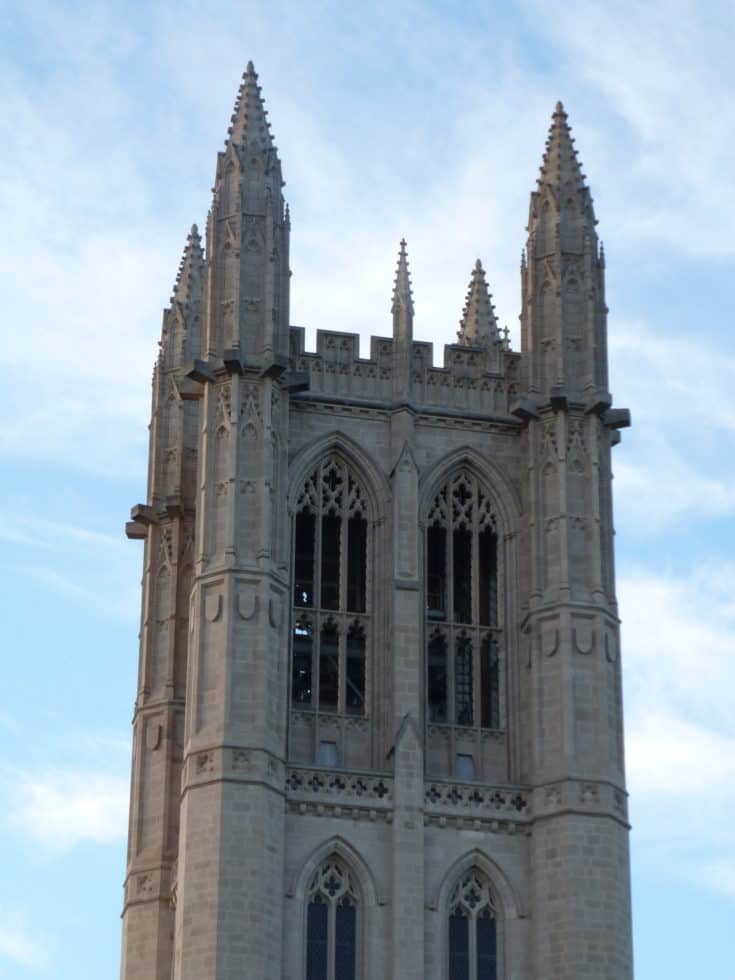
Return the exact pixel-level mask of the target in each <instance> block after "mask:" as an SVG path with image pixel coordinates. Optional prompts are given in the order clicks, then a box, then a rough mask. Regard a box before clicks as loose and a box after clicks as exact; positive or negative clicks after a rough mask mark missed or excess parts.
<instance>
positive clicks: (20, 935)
mask: <svg viewBox="0 0 735 980" xmlns="http://www.w3.org/2000/svg"><path fill="white" fill-rule="evenodd" d="M48 960H49V954H48V949H47V947H46V944H45V942H44V941H43V940H42V939H40V938H39V937H38V936H36V935H34V934H33V931H32V930H31V928H30V925H29V923H28V914H27V912H26V911H25V909H19V908H13V907H10V906H4V905H0V969H1V968H2V962H3V961H5V962H9V963H12V964H13V966H14V967H21V968H22V969H25V970H33V971H37V970H45V968H46V967H47V965H48Z"/></svg>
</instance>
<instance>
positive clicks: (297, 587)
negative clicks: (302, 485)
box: [293, 511, 316, 606]
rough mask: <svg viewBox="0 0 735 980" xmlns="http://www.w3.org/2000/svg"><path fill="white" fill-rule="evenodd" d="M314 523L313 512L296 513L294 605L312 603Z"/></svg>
mask: <svg viewBox="0 0 735 980" xmlns="http://www.w3.org/2000/svg"><path fill="white" fill-rule="evenodd" d="M315 524H316V522H315V519H314V515H313V514H309V513H307V512H305V511H302V512H301V513H300V514H297V515H296V539H295V543H294V590H293V604H294V605H295V606H313V605H314V531H315Z"/></svg>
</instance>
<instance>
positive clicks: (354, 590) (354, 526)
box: [347, 514, 367, 613]
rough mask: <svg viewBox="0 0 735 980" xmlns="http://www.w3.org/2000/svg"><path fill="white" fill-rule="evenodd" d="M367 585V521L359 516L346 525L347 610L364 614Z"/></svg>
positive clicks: (352, 518)
mask: <svg viewBox="0 0 735 980" xmlns="http://www.w3.org/2000/svg"><path fill="white" fill-rule="evenodd" d="M366 584H367V521H366V520H365V518H364V517H362V516H360V515H359V514H358V515H356V516H355V517H351V518H350V519H349V521H348V523H347V609H348V610H349V612H359V613H361V612H365V605H366V596H365V593H366V588H365V586H366Z"/></svg>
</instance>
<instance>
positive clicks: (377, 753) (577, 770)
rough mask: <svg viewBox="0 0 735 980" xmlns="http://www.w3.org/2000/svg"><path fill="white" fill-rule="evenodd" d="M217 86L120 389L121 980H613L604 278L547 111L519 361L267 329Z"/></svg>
mask: <svg viewBox="0 0 735 980" xmlns="http://www.w3.org/2000/svg"><path fill="white" fill-rule="evenodd" d="M282 188H283V181H282V177H281V164H280V161H279V159H278V153H277V150H276V147H275V145H274V142H273V139H272V137H271V134H270V129H269V124H268V122H267V114H266V111H265V108H264V104H263V99H262V96H261V91H260V87H259V85H258V82H257V75H256V74H255V71H254V69H253V66H252V64H249V65H248V67H247V70H246V72H245V75H244V76H243V82H242V85H241V88H240V91H239V94H238V98H237V102H236V105H235V111H234V114H233V117H232V125H231V127H230V129H229V131H228V138H227V141H226V144H225V149H224V151H223V152H221V153H220V154H219V155H218V159H217V170H216V178H215V187H214V197H213V201H212V207H211V210H210V213H209V216H208V219H207V226H206V248H205V250H204V251H203V250H202V245H201V240H200V237H199V234H198V232H197V229H196V227H193V228H192V230H191V233H190V235H189V237H188V239H187V243H186V248H185V251H184V256H183V259H182V262H181V267H180V269H179V274H178V277H177V279H176V284H175V286H174V292H173V296H172V298H171V305H170V307H169V308H167V309H166V310H165V311H164V316H163V330H162V337H161V344H160V353H159V356H158V360H157V362H156V366H155V369H154V375H153V408H152V421H151V427H150V457H149V471H148V498H147V502H146V503H145V504H139V505H137V506H136V507H134V508H133V510H132V513H131V521H130V522H129V523H128V525H127V533H128V535H129V537H131V538H136V539H142V540H144V542H145V545H144V547H145V553H144V574H143V601H142V616H141V634H140V669H139V680H138V692H137V699H136V707H135V716H134V722H133V731H134V737H133V767H132V784H131V806H130V829H129V845H128V868H127V876H126V880H125V900H124V909H123V953H122V968H121V977H122V980H153V978H155V980H244V978H248V980H384V978H386V977H387V978H392V980H425V978H426V980H562V978H566V980H632V953H631V928H630V896H629V860H628V824H627V797H626V792H625V778H624V760H623V728H622V701H621V678H620V669H621V668H620V648H619V641H618V617H617V605H616V600H615V587H614V567H613V545H612V542H613V528H612V501H611V464H610V454H611V448H612V446H613V445H615V444H616V442H618V441H619V439H620V435H619V429H620V428H623V427H625V426H626V425H628V424H629V415H628V413H627V412H626V411H625V410H622V409H612V408H611V404H612V400H611V396H610V394H609V392H608V382H607V351H606V313H607V309H606V306H605V293H604V256H603V253H602V247H601V245H600V244H599V243H598V239H597V234H596V231H595V225H596V221H595V217H594V212H593V208H592V198H591V196H590V192H589V189H588V188H587V186H586V184H585V182H584V176H583V174H582V173H581V170H580V165H579V162H578V160H577V157H576V153H575V150H574V146H573V140H572V137H571V135H570V128H569V126H568V123H567V117H566V114H565V112H564V110H563V108H562V106H561V104H557V107H556V110H555V112H554V115H553V119H552V125H551V129H550V131H549V137H548V141H547V145H546V151H545V153H544V157H543V163H542V167H541V173H540V177H539V180H538V184H537V187H536V189H535V190H534V191H533V193H532V194H531V206H530V217H529V226H528V243H527V249H526V253H525V255H524V259H523V263H522V267H521V323H522V349H521V351H520V352H515V351H513V350H511V349H510V345H509V343H508V339H507V331H505V336H504V335H503V333H502V332H501V331H500V329H499V327H498V323H497V320H496V317H495V311H494V308H493V305H492V299H491V296H490V293H489V289H488V285H487V279H486V273H485V270H484V269H483V267H482V264H481V263H480V261H479V260H478V261H477V262H476V264H475V266H474V268H473V271H472V274H471V279H470V285H469V290H468V293H467V298H466V302H465V306H464V310H463V312H462V317H461V321H460V330H459V334H458V340H457V343H454V344H448V345H447V346H446V347H445V349H444V366H443V367H437V366H435V365H434V363H433V356H432V347H431V345H430V344H427V343H424V342H421V341H417V340H414V304H413V296H412V291H411V282H410V275H409V265H408V256H407V249H406V243H405V242H401V245H400V251H399V256H398V266H397V270H396V275H395V282H394V287H393V297H392V305H391V311H392V328H393V329H392V336H391V337H382V336H377V337H373V338H372V341H371V348H370V356H369V357H368V358H365V359H363V358H360V356H359V349H358V338H357V336H356V335H355V334H348V333H338V332H332V331H321V330H320V331H318V332H317V350H316V351H315V352H308V351H306V350H305V349H304V331H303V329H302V328H299V327H293V326H291V325H290V323H289V285H290V283H289V280H290V270H289V234H290V223H289V216H288V208H287V206H286V205H285V202H284V199H283V193H282Z"/></svg>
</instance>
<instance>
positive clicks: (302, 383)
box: [283, 371, 311, 395]
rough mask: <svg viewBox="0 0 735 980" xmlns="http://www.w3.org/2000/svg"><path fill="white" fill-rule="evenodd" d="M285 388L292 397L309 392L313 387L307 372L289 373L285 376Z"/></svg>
mask: <svg viewBox="0 0 735 980" xmlns="http://www.w3.org/2000/svg"><path fill="white" fill-rule="evenodd" d="M283 387H284V388H285V389H286V391H288V392H289V393H290V394H292V395H295V394H296V393H297V392H299V391H308V390H309V388H310V387H311V385H310V383H309V375H308V374H307V373H306V371H289V372H288V373H287V374H286V375H284V378H283Z"/></svg>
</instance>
